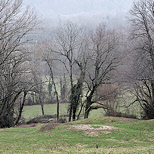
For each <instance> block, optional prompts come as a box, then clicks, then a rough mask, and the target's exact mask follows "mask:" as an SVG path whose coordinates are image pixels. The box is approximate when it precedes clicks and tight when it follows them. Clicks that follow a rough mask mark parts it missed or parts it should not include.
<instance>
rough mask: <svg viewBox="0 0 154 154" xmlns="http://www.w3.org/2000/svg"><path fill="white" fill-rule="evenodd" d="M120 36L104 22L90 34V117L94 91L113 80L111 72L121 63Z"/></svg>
mask: <svg viewBox="0 0 154 154" xmlns="http://www.w3.org/2000/svg"><path fill="white" fill-rule="evenodd" d="M117 45H118V38H117V36H116V34H115V32H114V31H110V30H107V28H106V26H105V25H104V24H100V25H99V26H98V27H97V28H96V30H95V31H94V32H91V34H90V46H89V57H90V58H88V59H89V60H88V63H87V66H88V67H87V69H86V72H87V77H86V83H87V87H88V90H87V94H86V107H85V116H84V118H88V115H89V112H90V111H91V110H92V108H91V105H92V104H93V103H95V102H94V101H93V96H94V93H95V92H96V90H97V88H98V87H99V86H100V85H101V84H102V82H103V81H109V80H111V73H112V71H113V70H115V68H116V66H117V65H118V63H119V60H118V59H117V54H116V51H117Z"/></svg>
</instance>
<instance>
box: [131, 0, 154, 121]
mask: <svg viewBox="0 0 154 154" xmlns="http://www.w3.org/2000/svg"><path fill="white" fill-rule="evenodd" d="M153 7H154V2H153V0H139V1H137V2H134V4H133V6H132V9H131V10H130V18H129V20H130V22H131V37H130V38H131V41H132V43H133V51H134V52H135V59H134V67H133V77H132V78H133V80H134V81H133V82H134V85H135V92H136V94H135V95H136V100H135V101H134V102H136V101H137V102H139V103H140V106H141V107H142V109H143V111H144V118H148V119H153V118H154V78H153V77H154V74H153V73H154V43H153V40H154V13H153Z"/></svg>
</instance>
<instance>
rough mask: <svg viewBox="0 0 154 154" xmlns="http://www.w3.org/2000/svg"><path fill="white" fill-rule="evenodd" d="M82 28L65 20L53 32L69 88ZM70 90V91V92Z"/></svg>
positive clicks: (71, 83)
mask: <svg viewBox="0 0 154 154" xmlns="http://www.w3.org/2000/svg"><path fill="white" fill-rule="evenodd" d="M81 34H82V29H81V28H80V27H79V26H78V25H76V24H73V23H71V22H67V23H66V24H65V25H63V26H60V27H58V29H57V31H56V33H55V44H56V45H55V50H53V52H55V53H57V54H58V55H59V56H60V58H59V59H58V60H59V61H60V62H61V63H62V64H63V65H64V67H65V69H66V72H67V74H68V75H69V79H70V89H71V90H72V89H73V85H74V82H73V67H74V65H75V59H76V57H77V55H78V51H79V49H80V45H81ZM71 90H70V92H72V91H71ZM71 103H72V102H70V108H69V121H71V117H72V105H71Z"/></svg>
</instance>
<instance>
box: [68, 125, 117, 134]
mask: <svg viewBox="0 0 154 154" xmlns="http://www.w3.org/2000/svg"><path fill="white" fill-rule="evenodd" d="M70 129H75V130H77V131H84V132H85V134H86V135H87V136H98V133H97V131H112V130H116V129H118V128H116V127H112V126H102V125H81V124H80V125H73V126H71V127H70Z"/></svg>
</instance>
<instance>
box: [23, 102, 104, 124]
mask: <svg viewBox="0 0 154 154" xmlns="http://www.w3.org/2000/svg"><path fill="white" fill-rule="evenodd" d="M56 107H57V105H56V104H45V105H44V111H45V114H46V115H48V114H52V115H53V114H56ZM67 109H68V104H67V103H62V104H60V115H61V116H63V115H67ZM103 114H104V111H103V109H98V110H93V111H91V112H90V115H89V117H100V116H103ZM40 115H42V112H41V106H40V105H32V106H24V109H23V113H22V117H24V118H25V119H26V121H28V120H30V119H32V118H35V117H37V116H40ZM81 116H82V117H81V118H83V113H82V115H81Z"/></svg>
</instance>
